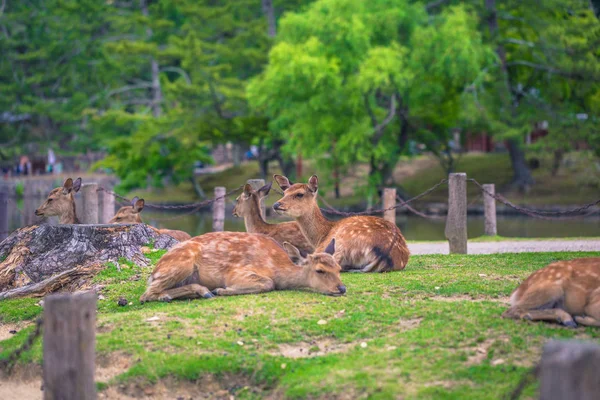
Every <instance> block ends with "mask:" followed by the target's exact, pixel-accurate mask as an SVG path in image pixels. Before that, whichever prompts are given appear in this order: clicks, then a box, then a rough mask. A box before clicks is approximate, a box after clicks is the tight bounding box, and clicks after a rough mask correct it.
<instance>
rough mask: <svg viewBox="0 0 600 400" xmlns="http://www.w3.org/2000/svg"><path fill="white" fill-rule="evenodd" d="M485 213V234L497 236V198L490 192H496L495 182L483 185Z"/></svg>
mask: <svg viewBox="0 0 600 400" xmlns="http://www.w3.org/2000/svg"><path fill="white" fill-rule="evenodd" d="M483 189H484V192H483V213H484V221H485V234H486V235H488V236H496V235H497V234H498V230H497V229H496V199H495V198H494V197H492V196H490V195H489V194H487V193H488V192H489V193H491V194H496V186H495V185H494V184H493V183H489V184H486V185H483Z"/></svg>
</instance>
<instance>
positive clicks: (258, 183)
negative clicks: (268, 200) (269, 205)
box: [246, 179, 267, 221]
mask: <svg viewBox="0 0 600 400" xmlns="http://www.w3.org/2000/svg"><path fill="white" fill-rule="evenodd" d="M246 183H247V184H248V185H250V186H252V189H254V190H258V189H260V188H261V187H263V186H265V180H264V179H248V181H246ZM260 214H261V215H262V217H263V219H264V220H265V221H266V220H267V214H266V207H265V201H264V199H263V200H262V201H261V202H260Z"/></svg>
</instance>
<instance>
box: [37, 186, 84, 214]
mask: <svg viewBox="0 0 600 400" xmlns="http://www.w3.org/2000/svg"><path fill="white" fill-rule="evenodd" d="M80 188H81V178H77V179H75V182H73V179H71V178H67V179H66V180H65V182H64V183H63V186H62V187H57V188H55V189H52V191H51V192H50V194H48V198H47V199H46V201H44V202H43V203H42V205H41V206H39V208H38V209H37V210H35V215H37V216H38V217H55V216H58V223H60V224H78V223H79V220H78V219H77V212H76V211H75V198H74V197H73V194H74V193H77V192H78V191H79V189H80Z"/></svg>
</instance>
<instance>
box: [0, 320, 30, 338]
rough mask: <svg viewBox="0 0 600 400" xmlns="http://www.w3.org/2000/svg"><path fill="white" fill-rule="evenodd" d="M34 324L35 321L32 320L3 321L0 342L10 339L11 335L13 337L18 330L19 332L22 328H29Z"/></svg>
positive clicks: (0, 327) (0, 328)
mask: <svg viewBox="0 0 600 400" xmlns="http://www.w3.org/2000/svg"><path fill="white" fill-rule="evenodd" d="M30 325H33V323H32V322H31V321H20V322H17V323H14V324H13V323H8V322H1V323H0V342H1V341H3V340H6V339H10V338H11V337H13V336H14V335H15V334H16V333H17V332H19V331H20V330H22V329H25V328H27V327H28V326H30Z"/></svg>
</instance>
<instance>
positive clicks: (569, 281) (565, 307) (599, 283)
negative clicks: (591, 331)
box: [502, 257, 600, 328]
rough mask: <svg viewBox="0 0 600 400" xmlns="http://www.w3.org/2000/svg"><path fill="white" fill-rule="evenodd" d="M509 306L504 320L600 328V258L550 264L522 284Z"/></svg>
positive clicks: (511, 297) (504, 314)
mask: <svg viewBox="0 0 600 400" xmlns="http://www.w3.org/2000/svg"><path fill="white" fill-rule="evenodd" d="M510 305H511V306H510V308H509V309H508V310H506V311H505V312H504V313H503V314H502V316H503V317H504V318H514V319H520V318H522V319H528V320H532V321H538V320H545V321H557V322H559V323H562V324H563V325H565V326H568V327H573V328H574V327H576V326H577V323H580V324H582V325H589V326H600V257H596V258H576V259H574V260H569V261H558V262H554V263H551V264H548V265H547V266H546V267H544V268H542V269H539V270H537V271H536V272H534V273H533V274H531V275H530V276H529V277H528V278H527V279H525V281H524V282H523V283H521V284H520V285H519V287H518V288H517V289H516V290H515V291H514V292H513V294H512V295H511V296H510ZM573 317H575V321H577V323H576V322H575V321H573Z"/></svg>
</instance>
